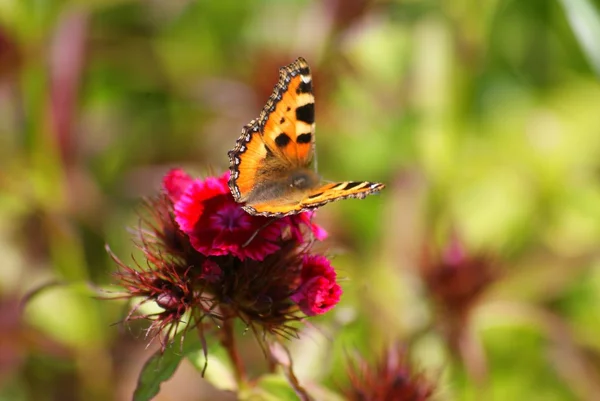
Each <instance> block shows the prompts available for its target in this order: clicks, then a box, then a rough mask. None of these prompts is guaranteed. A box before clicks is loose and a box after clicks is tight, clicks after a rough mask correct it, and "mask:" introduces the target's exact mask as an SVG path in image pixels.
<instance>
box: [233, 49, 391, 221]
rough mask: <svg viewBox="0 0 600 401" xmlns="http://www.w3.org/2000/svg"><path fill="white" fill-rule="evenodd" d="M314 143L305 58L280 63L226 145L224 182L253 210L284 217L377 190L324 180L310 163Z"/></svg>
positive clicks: (375, 186) (377, 186)
mask: <svg viewBox="0 0 600 401" xmlns="http://www.w3.org/2000/svg"><path fill="white" fill-rule="evenodd" d="M314 148H315V97H314V95H313V88H312V77H311V75H310V68H309V67H308V64H307V63H306V60H304V59H303V58H301V57H299V58H298V59H297V60H296V61H295V62H293V63H292V64H290V65H288V66H285V67H282V68H280V69H279V82H278V83H277V85H275V88H274V90H273V94H272V95H271V97H270V98H269V100H268V101H267V104H266V105H265V107H264V108H263V110H262V112H261V113H260V117H259V118H258V119H255V120H252V121H251V122H250V123H249V124H248V125H246V126H245V127H244V128H243V129H242V135H241V136H240V138H239V139H238V140H237V142H236V144H235V148H233V150H231V151H229V170H230V172H231V175H230V178H229V188H230V189H231V193H232V194H233V197H234V199H235V200H236V202H240V203H242V202H243V203H245V204H244V206H242V207H243V208H244V210H245V211H246V212H248V213H250V214H252V215H255V216H271V217H283V216H287V215H290V214H296V213H300V212H303V211H307V210H310V209H315V208H318V207H319V206H322V205H324V204H326V203H329V202H333V201H337V200H340V199H346V198H360V199H362V198H364V197H365V196H367V195H370V194H373V193H377V192H379V191H381V190H382V189H383V188H384V187H385V186H384V185H383V184H381V183H373V182H367V181H344V182H332V183H324V182H322V181H321V178H320V177H319V175H318V174H317V173H316V172H315V171H313V169H311V168H310V164H311V161H312V158H313V154H314Z"/></svg>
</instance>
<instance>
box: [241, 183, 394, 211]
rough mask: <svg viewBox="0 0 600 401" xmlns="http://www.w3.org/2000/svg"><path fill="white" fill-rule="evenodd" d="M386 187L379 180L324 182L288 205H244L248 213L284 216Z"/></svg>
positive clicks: (372, 192) (362, 196) (359, 196)
mask: <svg viewBox="0 0 600 401" xmlns="http://www.w3.org/2000/svg"><path fill="white" fill-rule="evenodd" d="M383 188H385V185H384V184H382V183H378V182H368V181H344V182H332V183H327V184H324V185H322V186H320V187H318V188H315V189H313V190H311V191H310V192H309V193H308V194H307V195H306V196H305V197H304V198H303V199H302V200H301V201H299V202H297V203H294V204H287V205H273V204H272V203H268V202H265V203H259V204H256V205H252V206H249V205H246V206H243V208H244V210H246V211H247V212H248V213H250V214H253V215H257V216H267V217H283V216H288V215H290V214H297V213H300V212H304V211H307V210H311V209H316V208H318V207H321V206H323V205H325V204H326V203H329V202H335V201H338V200H341V199H348V198H358V199H362V198H364V197H366V196H367V195H371V194H375V193H378V192H379V191H381V190H382V189H383Z"/></svg>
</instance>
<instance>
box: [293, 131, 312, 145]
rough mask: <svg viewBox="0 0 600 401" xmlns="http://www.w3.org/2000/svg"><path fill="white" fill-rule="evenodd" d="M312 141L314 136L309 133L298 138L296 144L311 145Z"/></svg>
mask: <svg viewBox="0 0 600 401" xmlns="http://www.w3.org/2000/svg"><path fill="white" fill-rule="evenodd" d="M311 139H312V134H311V133H310V132H307V133H306V134H300V135H298V138H296V142H297V143H310V141H311Z"/></svg>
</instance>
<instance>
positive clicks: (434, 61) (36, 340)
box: [0, 0, 600, 401]
mask: <svg viewBox="0 0 600 401" xmlns="http://www.w3.org/2000/svg"><path fill="white" fill-rule="evenodd" d="M297 56H303V57H305V58H306V59H307V60H308V62H309V63H310V64H311V66H312V69H313V74H314V82H315V92H316V104H317V105H316V107H317V110H316V112H317V143H318V146H317V149H318V150H317V153H318V166H319V170H320V172H321V174H322V175H323V176H324V177H326V178H328V179H331V180H336V179H339V180H344V179H354V180H359V179H366V180H371V181H382V182H385V183H386V184H387V185H388V187H387V188H386V190H385V191H384V192H383V193H382V194H381V195H380V196H377V197H369V198H368V199H365V200H362V201H357V200H350V201H344V202H339V203H335V204H331V205H327V206H326V207H324V208H323V209H321V210H320V211H319V213H318V218H317V220H318V222H319V223H320V224H321V225H323V226H324V227H325V228H326V229H327V230H328V231H329V232H330V234H331V235H330V238H329V239H328V240H327V241H326V243H325V248H326V252H327V253H328V255H330V256H334V263H335V266H336V268H337V269H338V272H339V275H340V276H342V277H343V278H344V281H343V283H342V285H343V287H344V291H345V293H344V296H343V298H342V301H341V303H340V304H339V305H338V306H337V308H335V309H334V310H333V311H332V312H331V313H329V314H327V315H325V316H323V317H322V318H319V319H315V320H313V321H312V322H313V324H314V327H312V326H311V327H308V328H307V329H306V332H305V333H304V335H303V336H302V337H301V339H300V340H295V341H292V342H291V344H290V347H291V349H292V352H293V355H295V359H294V360H295V364H296V366H295V367H296V370H297V373H298V376H299V377H300V379H301V381H302V382H303V383H309V387H310V383H314V384H315V385H316V384H318V385H319V386H323V388H326V389H329V390H331V391H332V392H336V391H337V389H338V388H339V387H343V386H344V384H345V383H346V382H347V379H346V374H345V369H346V368H345V364H346V362H345V360H346V359H347V356H348V354H350V353H352V352H354V350H356V351H358V352H361V353H362V354H363V355H365V356H366V357H367V358H369V359H370V358H375V357H376V356H377V355H378V354H379V353H380V350H381V349H383V347H384V346H385V345H386V344H389V343H393V342H400V343H403V344H408V346H409V347H410V354H411V357H412V360H413V361H414V363H415V366H416V368H418V369H419V370H422V371H425V373H426V375H427V376H428V377H429V378H430V380H431V381H433V382H436V383H437V390H436V397H437V398H436V399H440V400H500V401H503V400H544V401H547V400H557V401H558V400H561V401H562V400H598V399H600V398H599V397H600V253H599V252H598V245H599V243H600V83H599V80H598V77H599V76H600V2H598V1H596V0H527V1H522V0H487V1H481V0H379V1H375V0H374V1H367V0H344V1H342V0H324V1H300V0H294V1H275V0H260V1H248V2H243V1H234V0H221V1H203V0H198V1H192V0H169V1H160V0H143V1H142V0H139V1H136V0H89V1H77V0H70V1H69V0H64V1H58V0H56V1H52V0H1V1H0V255H1V256H0V272H1V274H0V400H2V401H4V400H6V401H28V400H36V401H38V400H39V401H50V400H61V401H62V400H86V401H95V400H127V399H131V394H132V393H133V389H134V388H135V383H136V379H137V375H138V374H139V371H140V369H141V366H142V364H143V363H144V361H145V359H146V358H148V356H149V355H151V354H152V352H154V351H155V350H156V346H157V344H151V345H150V346H149V347H148V348H146V345H147V340H146V339H145V338H144V337H143V332H142V331H141V330H142V329H143V327H144V325H139V326H138V325H135V324H134V325H132V327H131V329H130V330H127V329H124V328H123V327H122V326H120V325H114V323H116V322H118V321H120V320H121V319H123V317H124V315H125V313H126V309H125V308H126V305H124V303H123V302H118V301H101V300H98V299H96V298H95V297H96V296H97V295H98V293H101V292H102V291H105V290H110V289H111V280H112V279H111V273H112V272H113V271H114V270H115V265H114V263H112V262H111V261H110V259H109V257H108V256H107V253H106V251H105V249H104V245H105V243H108V244H110V246H111V248H112V250H113V251H114V252H115V253H116V254H118V255H120V256H121V257H122V258H123V259H125V260H127V257H128V255H129V254H131V253H132V243H131V241H130V237H129V233H128V232H127V227H128V226H129V227H131V226H136V225H137V224H138V217H137V211H138V209H139V205H140V199H141V198H142V197H143V196H149V195H152V194H153V193H155V192H156V191H157V190H158V188H159V185H160V179H161V177H162V174H164V173H165V172H166V171H167V170H168V169H169V168H171V167H174V166H182V167H184V168H186V169H187V170H188V171H190V172H191V173H193V174H197V175H205V174H209V173H211V172H212V173H218V174H220V173H221V172H223V171H225V170H226V169H227V167H228V158H227V151H228V150H229V149H230V148H232V147H233V145H234V143H235V141H236V139H237V137H238V135H239V133H240V129H241V127H242V126H243V125H244V124H246V123H247V122H248V121H249V120H250V119H252V118H255V117H256V116H258V112H259V110H260V109H261V107H262V105H263V104H264V102H265V100H266V99H267V97H268V96H269V94H270V92H271V90H272V87H273V85H274V84H275V82H276V80H277V77H278V71H277V69H278V67H280V66H282V65H284V64H288V63H290V62H291V61H293V60H294V59H295V58H296V57H297ZM449 251H453V252H450V256H448V255H449ZM444 255H446V258H447V257H458V261H459V262H458V264H456V266H454V265H453V264H452V263H450V265H452V266H453V267H452V266H451V267H452V269H454V270H452V269H450V272H449V273H448V272H447V271H444V272H441V273H439V272H438V273H439V274H438V273H436V271H437V270H436V269H438V270H439V269H441V268H440V266H443V265H444V261H446V262H448V260H447V259H444ZM457 255H458V256H457ZM448 263H449V262H448ZM448 263H446V264H448ZM446 267H447V266H446ZM461 269H462V270H461ZM490 272H491V273H490ZM436 274H437V276H436ZM49 282H55V283H60V284H61V285H58V286H55V287H50V288H47V289H45V290H43V291H40V292H38V293H35V294H34V295H33V296H30V298H29V300H28V301H27V302H25V303H23V302H22V300H23V297H25V296H26V295H28V294H29V295H31V292H32V291H34V290H35V289H37V288H39V287H40V286H43V285H44V284H46V283H49ZM457 293H458V294H459V295H460V294H462V295H461V296H462V298H460V297H459V298H460V299H461V300H460V301H457V300H456V299H457V297H456V296H454V297H453V295H452V294H457ZM449 294H450V295H449ZM453 302H454V304H453ZM461 302H462V303H461ZM444 303H446V304H444ZM457 303H458V304H457ZM457 310H458V312H457ZM452 314H454V315H452ZM457 315H458V317H457ZM448 316H453V317H452V318H451V319H448ZM448 320H451V321H452V322H454V323H452V322H450V325H449V326H448ZM457 322H458V323H457ZM448 327H450V329H448ZM243 344H245V345H244V346H243V348H244V358H245V359H246V362H247V365H248V366H249V368H250V372H251V375H254V376H255V377H258V376H260V375H261V372H262V370H261V369H263V370H264V361H263V359H264V358H263V356H262V354H261V353H260V351H259V350H258V348H257V347H256V346H255V342H254V341H253V339H252V338H251V336H245V337H244V339H243ZM349 350H350V351H352V352H349ZM212 367H214V369H217V370H215V371H218V369H220V368H219V364H218V362H215V363H214V364H212V365H211V364H209V372H210V370H211V368H212ZM225 370H226V369H225ZM221 377H222V380H221V379H220V378H219V376H217V377H216V378H215V377H213V379H212V383H213V384H216V387H222V388H227V386H228V385H230V383H228V382H227V380H226V374H225V373H223V374H222V376H221ZM213 384H208V383H207V382H205V381H203V380H202V379H200V375H199V373H198V371H197V370H196V369H195V368H194V367H193V366H192V365H191V364H188V363H185V364H183V365H181V367H180V369H179V370H178V372H177V373H176V375H175V377H174V378H173V379H172V380H171V381H170V382H168V383H166V384H164V385H163V387H162V391H161V393H160V394H159V396H158V397H157V399H159V400H173V399H177V400H179V401H186V400H198V399H216V398H215V397H216V395H214V392H215V391H216V390H214V387H213ZM207 394H209V395H207ZM210 394H212V395H210ZM211 397H212V398H211Z"/></svg>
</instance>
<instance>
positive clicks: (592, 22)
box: [560, 0, 600, 76]
mask: <svg viewBox="0 0 600 401" xmlns="http://www.w3.org/2000/svg"><path fill="white" fill-rule="evenodd" d="M560 2H561V3H562V5H563V7H564V9H565V12H566V14H567V19H568V20H569V23H570V24H571V28H572V29H573V32H574V33H575V36H576V37H577V40H578V41H579V43H580V45H581V48H582V49H583V51H584V53H585V55H586V56H587V58H588V60H589V62H590V64H591V66H592V68H593V69H594V71H595V72H596V75H598V76H600V47H599V46H598V38H599V37H600V14H599V13H598V10H597V9H596V7H595V6H594V4H593V2H591V1H588V0H561V1H560Z"/></svg>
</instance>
